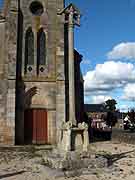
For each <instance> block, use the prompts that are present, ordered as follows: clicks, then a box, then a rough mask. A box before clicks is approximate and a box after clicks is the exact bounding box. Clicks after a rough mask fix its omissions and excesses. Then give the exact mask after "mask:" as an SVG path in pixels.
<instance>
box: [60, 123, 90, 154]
mask: <svg viewBox="0 0 135 180" xmlns="http://www.w3.org/2000/svg"><path fill="white" fill-rule="evenodd" d="M88 145H89V137H88V126H87V124H86V123H82V124H78V126H77V127H72V126H70V122H67V123H64V124H63V126H62V128H61V141H60V144H59V149H60V150H61V151H87V150H88Z"/></svg>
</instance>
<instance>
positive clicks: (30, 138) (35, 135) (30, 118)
mask: <svg viewBox="0 0 135 180" xmlns="http://www.w3.org/2000/svg"><path fill="white" fill-rule="evenodd" d="M24 122H25V123H24V124H25V139H26V140H25V142H27V143H28V142H29V143H31V144H46V143H47V142H48V138H47V134H48V132H47V111H46V110H44V109H31V110H27V111H26V112H25V120H24ZM28 131H29V132H28Z"/></svg>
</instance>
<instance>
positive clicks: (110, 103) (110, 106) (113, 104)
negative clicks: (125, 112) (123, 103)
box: [105, 99, 117, 112]
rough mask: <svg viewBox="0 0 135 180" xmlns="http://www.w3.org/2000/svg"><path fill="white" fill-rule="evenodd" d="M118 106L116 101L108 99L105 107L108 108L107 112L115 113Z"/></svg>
mask: <svg viewBox="0 0 135 180" xmlns="http://www.w3.org/2000/svg"><path fill="white" fill-rule="evenodd" d="M116 104H117V102H116V100H115V99H108V100H107V101H105V107H106V109H107V111H112V112H115V111H116Z"/></svg>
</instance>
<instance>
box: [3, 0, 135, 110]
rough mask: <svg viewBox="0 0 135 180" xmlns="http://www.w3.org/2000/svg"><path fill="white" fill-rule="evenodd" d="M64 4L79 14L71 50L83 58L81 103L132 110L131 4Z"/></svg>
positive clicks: (132, 0)
mask: <svg viewBox="0 0 135 180" xmlns="http://www.w3.org/2000/svg"><path fill="white" fill-rule="evenodd" d="M2 2H3V0H0V6H1V4H2ZM65 2H66V5H67V4H69V3H71V2H72V3H74V4H75V5H76V6H77V7H78V8H79V9H80V11H81V13H82V17H81V26H80V28H78V27H76V28H75V48H76V49H77V50H78V51H79V52H80V53H81V54H82V55H83V62H82V63H81V68H82V72H83V75H84V80H85V83H84V87H85V102H86V103H101V102H103V101H104V100H107V99H108V98H115V99H116V100H117V103H118V105H117V106H118V108H120V109H128V108H131V107H135V0H65Z"/></svg>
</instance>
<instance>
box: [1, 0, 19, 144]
mask: <svg viewBox="0 0 135 180" xmlns="http://www.w3.org/2000/svg"><path fill="white" fill-rule="evenodd" d="M14 2H15V3H14ZM13 5H14V7H13ZM15 5H17V3H16V1H12V2H11V5H10V9H6V11H5V10H4V9H3V12H4V13H3V12H2V13H3V14H1V15H4V16H5V18H3V20H4V21H3V20H1V21H0V36H1V38H0V44H1V47H0V57H1V58H0V84H1V86H0V144H14V140H15V82H16V55H17V54H16V51H17V9H16V8H17V7H16V6H15ZM4 7H5V8H7V6H6V4H5V6H4Z"/></svg>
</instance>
